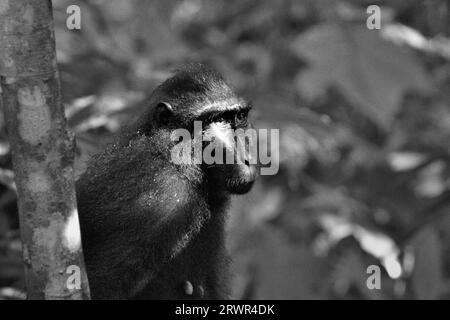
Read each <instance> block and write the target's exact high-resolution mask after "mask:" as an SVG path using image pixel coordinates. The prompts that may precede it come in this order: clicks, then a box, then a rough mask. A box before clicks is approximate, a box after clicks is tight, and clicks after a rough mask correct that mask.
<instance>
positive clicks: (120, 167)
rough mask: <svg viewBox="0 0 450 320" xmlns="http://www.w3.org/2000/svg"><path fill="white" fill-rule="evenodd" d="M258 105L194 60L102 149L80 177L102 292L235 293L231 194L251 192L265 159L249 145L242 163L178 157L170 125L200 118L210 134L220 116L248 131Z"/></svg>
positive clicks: (102, 295) (95, 282) (157, 295)
mask: <svg viewBox="0 0 450 320" xmlns="http://www.w3.org/2000/svg"><path fill="white" fill-rule="evenodd" d="M249 110H250V106H249V104H248V103H245V102H244V101H243V100H242V99H240V98H239V97H238V96H237V95H236V94H235V93H234V92H233V90H232V89H230V87H229V86H228V85H227V84H226V83H225V81H224V80H223V78H222V77H221V76H220V75H219V74H218V73H216V72H215V71H213V70H211V69H209V68H208V67H205V66H204V65H201V64H191V65H188V66H185V67H183V68H182V69H180V70H178V71H177V72H176V73H175V74H174V76H173V77H171V78H170V79H168V80H166V81H165V82H164V83H162V84H161V85H160V86H159V87H157V88H156V89H155V90H154V91H153V92H152V94H151V95H150V97H149V99H148V109H147V110H146V112H145V113H144V114H143V115H142V116H141V117H140V118H139V119H138V120H137V122H136V123H135V124H133V125H132V126H130V127H129V128H128V129H126V130H124V131H123V132H122V133H121V134H120V135H119V137H118V138H117V140H116V141H115V143H113V144H111V145H110V146H109V147H108V148H107V149H106V150H105V151H103V152H102V153H100V154H98V155H96V156H95V157H93V159H92V160H91V162H90V163H89V165H88V169H87V170H86V172H85V173H84V174H83V175H82V176H81V177H80V179H79V180H78V181H77V184H76V188H77V201H78V210H79V215H80V226H81V234H82V243H83V250H84V256H85V261H86V266H87V273H88V278H89V284H90V289H91V295H92V298H93V299H226V298H228V297H229V288H228V280H229V274H228V270H227V269H228V264H229V261H228V256H227V254H226V250H225V245H224V223H225V218H226V209H227V205H228V203H229V200H230V195H231V194H243V193H246V192H248V191H249V190H250V188H251V186H252V184H253V182H254V180H255V179H256V177H257V175H258V166H257V164H255V163H256V162H254V161H249V160H250V158H251V155H250V153H249V152H246V151H244V152H243V153H239V152H236V156H235V157H236V158H239V157H241V158H240V160H242V161H240V162H238V163H235V164H215V165H206V164H205V163H201V164H190V165H189V164H176V163H174V162H173V161H171V150H172V148H173V147H174V146H175V145H176V144H177V143H178V142H179V141H172V139H171V133H172V132H173V130H175V129H178V128H185V129H188V130H189V132H190V133H193V127H194V126H193V123H194V121H198V120H201V121H202V124H203V130H205V127H206V130H205V131H202V133H203V134H205V132H207V131H208V130H209V129H208V128H210V126H211V125H212V124H214V123H219V124H224V123H225V124H226V125H228V126H229V128H232V129H236V128H243V129H244V130H245V129H246V128H250V127H251V124H250V123H249V121H248V112H249ZM208 132H209V134H210V135H211V130H209V131H208ZM212 134H214V132H212ZM247 146H248V145H247ZM203 147H204V145H203ZM253 160H254V157H253Z"/></svg>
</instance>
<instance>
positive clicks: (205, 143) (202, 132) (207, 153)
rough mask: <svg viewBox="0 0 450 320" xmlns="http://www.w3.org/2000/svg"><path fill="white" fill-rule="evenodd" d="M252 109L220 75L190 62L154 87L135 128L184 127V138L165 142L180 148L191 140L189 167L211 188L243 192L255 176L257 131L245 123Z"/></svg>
mask: <svg viewBox="0 0 450 320" xmlns="http://www.w3.org/2000/svg"><path fill="white" fill-rule="evenodd" d="M250 109H251V106H250V104H249V103H247V102H246V101H244V100H243V99H241V98H240V97H238V96H237V95H236V94H235V93H234V91H233V90H232V89H231V88H230V87H229V86H228V85H227V83H226V82H225V81H224V79H223V78H222V77H221V75H220V74H218V73H217V72H215V71H213V70H211V69H209V68H207V67H205V66H204V65H201V64H191V65H188V66H186V67H184V68H183V69H181V70H179V71H178V72H177V73H175V75H174V76H173V77H171V78H169V79H168V80H166V81H165V82H164V83H162V84H161V85H160V86H159V87H158V88H156V89H155V91H154V92H153V94H152V95H151V97H150V111H149V113H148V115H147V116H146V117H145V120H144V121H143V123H142V125H141V126H140V128H139V131H140V132H143V133H145V134H147V135H152V134H158V133H160V132H161V131H165V132H170V131H172V132H174V131H176V130H179V129H182V130H184V132H186V133H188V137H186V136H183V139H179V136H178V137H177V138H176V139H175V141H173V135H171V141H170V142H169V141H168V142H167V144H168V145H170V146H171V147H172V148H179V147H180V145H182V142H186V140H187V139H189V140H190V142H192V143H191V144H189V146H190V148H188V150H187V152H185V155H186V154H188V155H189V156H191V155H194V156H193V158H191V162H190V163H189V165H191V166H197V167H198V168H200V170H201V172H202V173H203V174H204V175H205V176H206V179H207V180H208V183H212V184H214V186H215V187H219V188H221V189H224V190H226V191H228V192H230V193H234V194H243V193H246V192H248V191H249V190H250V189H251V187H252V185H253V183H254V181H255V179H256V177H257V175H258V164H257V141H256V140H257V135H256V133H255V131H254V129H253V128H252V125H251V123H250V121H249V117H248V116H249V112H250ZM252 130H253V131H252ZM187 145H188V144H184V145H183V148H184V147H185V146H187ZM172 154H173V153H172Z"/></svg>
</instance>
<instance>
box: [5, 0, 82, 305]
mask: <svg viewBox="0 0 450 320" xmlns="http://www.w3.org/2000/svg"><path fill="white" fill-rule="evenodd" d="M0 80H1V89H2V90H3V91H2V97H3V104H4V112H5V116H6V123H7V130H8V134H9V139H10V144H11V150H12V156H13V165H14V171H15V180H16V185H17V192H18V198H19V213H20V229H21V237H22V243H23V257H24V262H25V275H26V284H27V292H28V298H29V299H88V298H89V286H88V281H87V276H86V272H85V267H84V261H83V254H82V248H81V237H80V229H79V223H78V213H77V208H76V196H75V186H74V174H73V159H74V149H73V137H72V136H70V135H69V133H68V131H67V129H66V128H67V125H66V119H65V117H64V110H63V106H62V103H61V94H60V83H59V75H58V71H57V64H56V53H55V39H54V28H53V16H52V5H51V1H50V0H0Z"/></svg>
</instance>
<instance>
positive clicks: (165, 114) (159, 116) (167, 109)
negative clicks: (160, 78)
mask: <svg viewBox="0 0 450 320" xmlns="http://www.w3.org/2000/svg"><path fill="white" fill-rule="evenodd" d="M172 116H173V108H172V106H171V105H170V104H169V103H167V102H159V103H158V104H157V105H156V108H155V113H154V120H155V121H156V123H157V124H159V125H161V124H162V125H164V124H168V123H169V122H170V119H171V118H172Z"/></svg>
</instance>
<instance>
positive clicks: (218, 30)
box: [0, 0, 450, 299]
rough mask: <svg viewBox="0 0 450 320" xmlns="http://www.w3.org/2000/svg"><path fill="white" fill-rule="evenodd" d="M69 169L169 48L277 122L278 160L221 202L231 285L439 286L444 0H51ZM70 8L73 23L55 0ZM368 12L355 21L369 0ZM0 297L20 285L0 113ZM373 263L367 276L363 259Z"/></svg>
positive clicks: (446, 115) (306, 294)
mask: <svg viewBox="0 0 450 320" xmlns="http://www.w3.org/2000/svg"><path fill="white" fill-rule="evenodd" d="M53 3H54V18H55V30H56V31H55V32H56V44H57V55H58V61H59V70H60V75H61V81H62V90H63V92H62V93H63V98H64V99H63V100H64V104H65V107H66V113H67V117H68V120H69V125H70V128H71V130H72V131H74V132H75V133H76V137H77V159H76V171H77V174H79V173H80V172H82V171H83V170H84V168H85V162H86V160H88V159H89V157H90V156H91V155H92V154H93V153H95V152H97V151H99V150H100V149H101V148H102V147H104V145H105V144H106V143H107V142H108V141H110V140H111V137H112V136H113V134H114V133H115V132H117V131H118V130H119V128H120V127H121V126H122V125H123V124H124V123H126V122H127V121H129V120H130V119H131V118H133V117H135V116H136V115H138V114H139V113H140V112H141V111H142V110H143V108H144V107H145V105H144V104H143V103H142V100H143V98H144V97H145V95H146V94H148V93H149V92H151V90H152V89H153V88H154V87H155V86H156V85H158V84H159V83H160V82H161V81H163V80H164V79H166V78H167V77H168V76H169V75H170V71H171V70H172V69H173V68H175V67H177V66H179V65H180V64H182V63H185V62H189V61H200V62H205V63H208V64H209V65H211V66H213V67H215V68H216V69H217V70H219V71H220V72H221V73H223V74H224V76H225V77H226V78H227V79H228V80H229V81H230V82H231V83H232V84H233V85H234V86H235V87H236V88H237V90H238V91H239V92H240V93H241V94H242V95H243V96H245V97H248V98H249V99H250V100H252V101H253V105H254V114H253V118H254V122H255V123H256V126H257V127H260V128H276V129H280V159H279V160H280V171H279V173H278V174H277V175H275V176H264V177H261V179H260V180H259V181H258V183H257V185H256V186H255V187H254V189H253V190H252V192H251V193H250V194H249V195H248V196H245V197H241V198H236V199H235V200H234V201H233V205H232V208H231V210H230V224H229V226H228V229H229V238H228V246H229V250H230V252H231V254H232V257H233V260H234V263H233V273H234V275H235V276H234V278H233V282H232V283H233V297H234V298H236V299H240V298H248V299H266V298H267V299H410V298H418V299H439V298H440V299H448V298H450V179H449V173H450V161H449V159H450V90H449V88H450V3H449V1H447V0H430V1H426V0H408V1H402V0H385V1H375V0H372V1H365V0H358V1H357V0H274V1H258V0H215V1H210V0H176V1H175V0H170V1H167V0H166V1H162V0H160V1H155V0H127V1H124V0H84V1H80V0H79V1H75V0H67V1H66V0H54V1H53ZM72 4H77V5H79V6H80V8H81V15H82V20H81V27H82V29H81V30H79V31H69V30H68V29H67V27H66V19H67V14H66V8H67V7H68V6H69V5H72ZM373 4H375V5H379V6H380V8H381V29H380V30H369V29H368V28H367V27H366V20H367V18H368V17H369V14H368V13H367V12H366V9H367V7H368V6H369V5H373ZM0 120H1V121H0V299H20V298H23V297H24V288H23V286H24V281H23V267H22V261H21V246H20V237H19V232H18V218H17V206H16V194H15V187H14V184H13V172H12V170H11V158H10V152H9V145H8V141H7V137H6V133H5V128H4V121H3V117H1V119H0ZM371 265H377V266H379V267H380V270H381V289H379V290H377V289H375V290H369V289H368V287H367V283H366V282H367V279H368V277H369V276H370V274H368V273H367V268H368V267H369V266H371Z"/></svg>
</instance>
